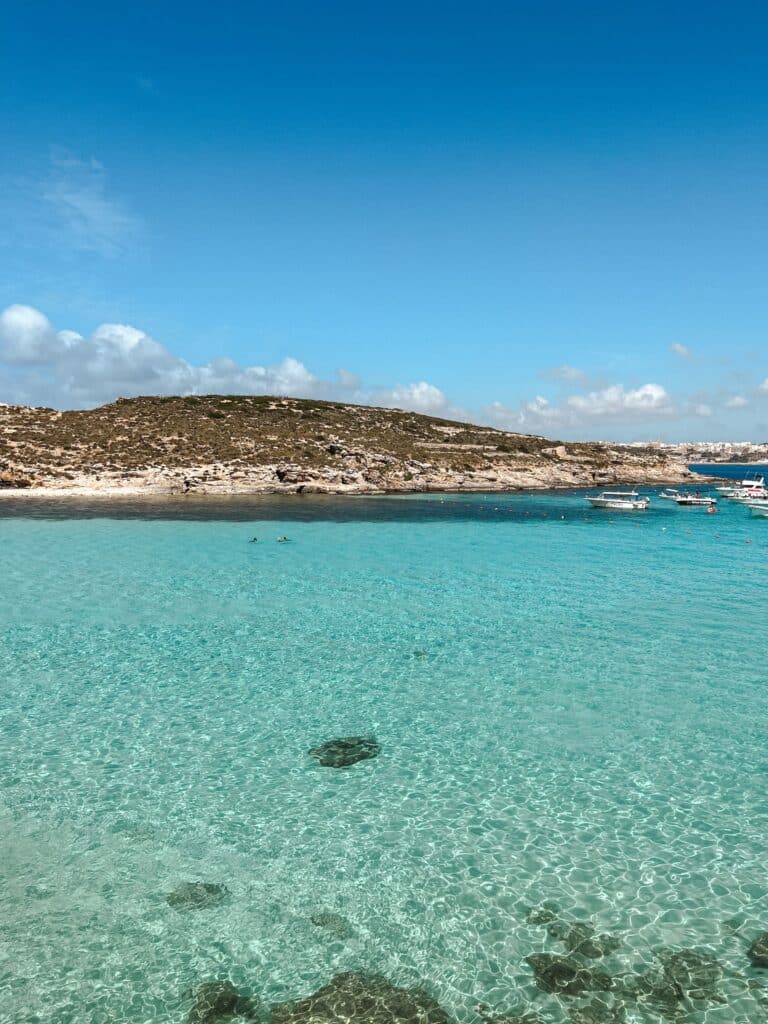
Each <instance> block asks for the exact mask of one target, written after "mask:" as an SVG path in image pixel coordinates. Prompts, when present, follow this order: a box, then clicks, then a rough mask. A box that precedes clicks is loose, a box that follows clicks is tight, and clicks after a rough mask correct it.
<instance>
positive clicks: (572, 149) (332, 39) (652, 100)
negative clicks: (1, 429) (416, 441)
mask: <svg viewBox="0 0 768 1024" xmlns="http://www.w3.org/2000/svg"><path fill="white" fill-rule="evenodd" d="M767 50H768V8H766V7H765V5H764V4H757V3H750V4H747V3H739V2H730V3H725V2H723V3H707V2H706V0H704V2H698V3H696V4H693V3H676V4H675V3H671V4H670V3H666V4H660V3H653V2H644V3H630V4H625V5H620V4H616V3H615V2H613V3H589V2H583V3H578V4H577V3H572V2H567V3H566V2H554V0H553V2H547V0H537V2H533V0H532V2H521V3H514V2H507V3H483V2H479V3H478V2H473V3H471V4H470V3H468V2H465V3H450V2H442V3H437V2H435V3H431V2H430V3H427V2H411V3H408V4H401V3H397V2H391V3H388V4H373V3H365V2H357V3H336V2H323V3H317V2H313V3H302V2H295V3H286V4H279V5H278V4H266V3H260V2H251V3H248V4H245V3H243V4H240V3H232V2H226V0H225V2H221V3H219V4H216V5H204V6H203V5H194V4H183V5H182V4H176V3H172V2H165V3H162V4H157V3H151V4H150V3H144V2H133V3H123V2H114V3H110V4H104V3H91V2H81V3H78V4H77V5H65V4H61V3H38V2H35V0H26V2H24V3H21V2H16V3H9V4H8V5H6V7H5V8H4V19H3V32H2V38H0V118H1V122H2V125H3V134H4V145H3V146H2V149H1V150H0V270H1V271H2V272H1V273H0V310H5V312H2V313H0V400H3V401H15V402H36V403H37V402H44V403H46V404H54V405H58V406H62V407H65V406H68V407H72V406H80V405H93V404H97V403H100V402H102V401H108V400H111V399H112V398H114V397H116V396H117V395H118V394H137V393H174V392H186V391H198V392H199V391H204V390H228V391H251V392H256V393H259V392H264V391H277V392H280V393H295V394H305V395H318V396H320V397H330V398H342V399H345V400H350V401H370V402H382V403H385V404H394V405H399V406H402V407H409V408H415V409H417V410H419V411H425V412H432V413H435V414H438V415H459V416H466V417H468V418H473V419H476V420H482V421H484V422H490V423H494V424H496V425H500V426H505V427H508V428H510V429H519V430H527V431H531V432H538V433H546V434H548V435H550V436H558V437H564V438H568V437H596V438H617V439H623V438H626V439H639V438H656V437H660V438H666V439H691V438H693V439H698V438H702V439H708V438H722V439H727V438H737V439H742V438H753V439H764V438H765V437H766V436H768V343H767V339H768V334H767V331H768V309H767V307H766V282H767V281H768V274H767V273H766V272H767V271H768V250H767V244H768V197H767V194H766V183H767V182H768V173H767V172H768V159H767V158H768V134H767V132H766V129H767V128H768V81H767V79H768V61H766V59H765V53H766V51H767Z"/></svg>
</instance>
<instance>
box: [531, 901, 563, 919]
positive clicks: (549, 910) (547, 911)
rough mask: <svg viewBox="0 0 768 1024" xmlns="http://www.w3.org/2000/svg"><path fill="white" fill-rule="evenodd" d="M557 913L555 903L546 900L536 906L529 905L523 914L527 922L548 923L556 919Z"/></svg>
mask: <svg viewBox="0 0 768 1024" xmlns="http://www.w3.org/2000/svg"><path fill="white" fill-rule="evenodd" d="M558 913H559V911H558V908H557V904H555V903H551V902H550V901H549V900H548V901H547V902H546V903H542V904H541V905H540V906H538V907H531V908H530V910H529V911H528V913H527V914H526V915H525V919H526V921H527V922H528V924H549V923H550V921H556V920H557V915H558Z"/></svg>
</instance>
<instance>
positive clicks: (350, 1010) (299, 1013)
mask: <svg viewBox="0 0 768 1024" xmlns="http://www.w3.org/2000/svg"><path fill="white" fill-rule="evenodd" d="M350 1022H358V1024H448V1015H447V1014H446V1013H445V1011H444V1010H443V1009H442V1008H441V1006H440V1005H439V1004H438V1003H437V1002H436V1001H435V1000H434V999H432V998H431V997H430V996H428V995H427V994H426V993H425V992H421V991H419V990H415V989H405V988H398V987H397V986H396V985H393V984H392V983H391V982H389V981H387V979H386V978H383V977H381V976H380V975H378V974H354V973H346V974H337V975H336V977H335V978H334V979H333V980H332V981H331V982H330V984H328V985H326V986H325V987H324V988H321V989H318V991H317V992H315V993H314V995H311V996H309V997H308V998H307V999H299V1000H297V1001H295V1002H290V1003H280V1004H279V1005H278V1006H273V1007H272V1015H271V1024H350Z"/></svg>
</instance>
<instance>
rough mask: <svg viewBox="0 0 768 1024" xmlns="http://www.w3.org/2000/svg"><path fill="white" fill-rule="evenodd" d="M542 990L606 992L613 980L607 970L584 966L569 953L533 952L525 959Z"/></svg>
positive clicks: (568, 993) (578, 993)
mask: <svg viewBox="0 0 768 1024" xmlns="http://www.w3.org/2000/svg"><path fill="white" fill-rule="evenodd" d="M525 962H526V963H527V964H528V965H529V967H530V968H531V969H532V971H533V974H534V978H535V979H536V984H537V985H538V986H539V988H540V989H541V990H542V992H555V993H556V994H557V995H565V996H578V995H580V994H581V993H582V992H599V991H602V992H607V991H608V990H609V989H611V988H613V979H612V978H611V976H610V975H609V974H606V973H605V971H600V970H596V969H595V968H593V967H585V966H584V965H583V964H581V963H579V961H578V960H575V959H574V958H573V957H570V956H556V955H555V954H554V953H533V954H532V955H531V956H527V957H526V958H525Z"/></svg>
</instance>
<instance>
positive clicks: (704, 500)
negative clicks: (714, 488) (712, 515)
mask: <svg viewBox="0 0 768 1024" xmlns="http://www.w3.org/2000/svg"><path fill="white" fill-rule="evenodd" d="M659 497H660V498H666V500H667V501H674V502H676V503H677V504H678V505H716V504H717V498H712V497H709V496H708V495H702V494H701V493H700V492H699V491H696V493H695V494H691V492H690V491H678V490H676V488H674V487H665V488H664V490H663V491H661V492H660V493H659Z"/></svg>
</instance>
